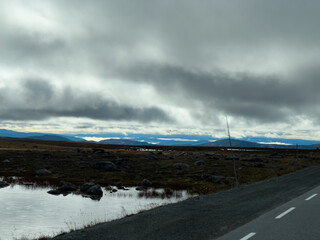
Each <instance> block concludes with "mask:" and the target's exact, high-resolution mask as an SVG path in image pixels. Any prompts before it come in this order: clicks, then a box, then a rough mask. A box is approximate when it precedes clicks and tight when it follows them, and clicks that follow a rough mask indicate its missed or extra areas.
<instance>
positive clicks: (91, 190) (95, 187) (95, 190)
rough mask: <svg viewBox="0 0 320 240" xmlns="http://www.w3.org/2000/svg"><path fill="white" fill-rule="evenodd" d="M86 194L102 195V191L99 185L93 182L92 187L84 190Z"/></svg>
mask: <svg viewBox="0 0 320 240" xmlns="http://www.w3.org/2000/svg"><path fill="white" fill-rule="evenodd" d="M86 194H89V195H98V196H102V195H103V192H102V189H101V186H100V185H98V184H95V185H93V186H92V187H90V188H89V189H88V191H86Z"/></svg>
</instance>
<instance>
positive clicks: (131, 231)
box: [54, 166, 320, 240]
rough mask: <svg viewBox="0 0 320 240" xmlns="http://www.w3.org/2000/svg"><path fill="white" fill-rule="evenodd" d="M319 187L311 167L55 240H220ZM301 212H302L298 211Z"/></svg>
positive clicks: (319, 169)
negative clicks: (223, 236)
mask: <svg viewBox="0 0 320 240" xmlns="http://www.w3.org/2000/svg"><path fill="white" fill-rule="evenodd" d="M319 183H320V166H315V167H309V168H305V169H302V170H299V171H297V172H295V173H290V174H287V175H284V176H281V177H278V178H273V179H270V180H267V181H263V182H259V183H255V184H251V185H247V186H242V187H239V188H235V189H232V190H228V191H223V192H219V193H215V194H209V195H206V196H201V197H195V198H191V199H188V200H186V201H183V202H180V203H176V204H171V205H167V206H164V207H160V208H156V209H152V210H150V211H146V212H143V213H140V214H137V215H133V216H130V217H127V218H123V219H120V220H115V221H112V222H107V223H102V224H98V225H96V226H94V227H91V228H87V229H84V230H81V231H76V232H72V233H69V234H65V235H62V236H59V237H56V238H54V239H56V240H66V239H79V240H82V239H83V240H91V239H92V240H97V239H99V240H100V239H101V240H104V239H110V240H111V239H112V240H117V239H132V240H135V239H137V240H138V239H139V240H143V239H148V240H158V239H159V240H160V239H161V240H165V239H174V240H175V239H177V240H179V239H181V240H182V239H183V240H190V239H195V240H201V239H217V238H218V237H220V236H222V235H224V234H226V233H228V232H230V231H232V230H234V229H236V228H238V227H239V226H242V225H244V224H246V223H248V222H250V221H251V220H253V219H255V218H257V217H259V216H261V215H263V214H265V213H267V212H269V211H270V210H272V209H274V208H276V207H278V206H280V205H282V204H284V203H286V202H288V201H290V200H292V199H294V198H296V197H298V196H300V195H301V194H304V193H306V192H307V191H310V190H311V189H313V188H315V187H317V186H318V185H319ZM310 201H311V200H310ZM297 210H298V207H297V208H296V209H295V210H294V211H297ZM299 211H300V210H299ZM301 211H302V210H301ZM289 214H291V213H289ZM280 221H282V220H281V219H280ZM315 222H316V221H315ZM252 231H253V230H252ZM255 231H257V230H255ZM249 233H251V232H250V231H249V232H245V233H243V234H244V235H243V237H244V236H245V235H246V234H249ZM257 234H258V231H257ZM253 237H254V236H253ZM253 237H252V239H254V238H253ZM257 239H260V238H257ZM261 239H262V238H261ZM269 239H270V238H269ZM272 239H277V238H272ZM280 239H282V238H280ZM292 239H293V238H292ZM310 239H312V238H310ZM319 239H320V238H318V240H319Z"/></svg>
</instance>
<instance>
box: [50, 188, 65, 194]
mask: <svg viewBox="0 0 320 240" xmlns="http://www.w3.org/2000/svg"><path fill="white" fill-rule="evenodd" d="M47 193H49V194H52V195H60V194H61V193H62V192H61V191H60V190H58V189H53V190H50V191H48V192H47Z"/></svg>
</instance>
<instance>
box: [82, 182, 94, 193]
mask: <svg viewBox="0 0 320 240" xmlns="http://www.w3.org/2000/svg"><path fill="white" fill-rule="evenodd" d="M94 185H95V184H94V183H93V182H86V183H84V184H82V186H81V187H80V191H81V192H83V193H85V192H87V191H88V190H89V188H91V187H92V186H94Z"/></svg>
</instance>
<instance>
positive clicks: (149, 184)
mask: <svg viewBox="0 0 320 240" xmlns="http://www.w3.org/2000/svg"><path fill="white" fill-rule="evenodd" d="M151 184H152V183H151V181H149V180H148V179H146V178H145V179H143V180H142V181H141V183H140V185H141V186H144V187H150V186H151Z"/></svg>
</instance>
